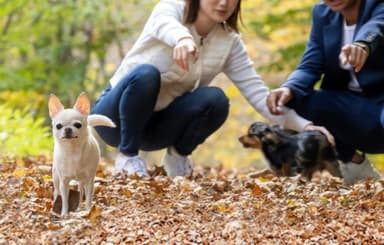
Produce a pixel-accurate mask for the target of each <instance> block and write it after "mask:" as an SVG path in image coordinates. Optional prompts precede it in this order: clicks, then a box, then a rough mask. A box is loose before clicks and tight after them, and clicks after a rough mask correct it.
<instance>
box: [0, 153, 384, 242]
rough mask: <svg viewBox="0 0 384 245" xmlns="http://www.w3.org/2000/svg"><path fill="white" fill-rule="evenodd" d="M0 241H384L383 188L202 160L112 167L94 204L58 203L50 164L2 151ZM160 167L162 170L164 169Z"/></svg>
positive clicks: (378, 184) (98, 182) (101, 181)
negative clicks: (62, 212)
mask: <svg viewBox="0 0 384 245" xmlns="http://www.w3.org/2000/svg"><path fill="white" fill-rule="evenodd" d="M0 163H1V167H0V175H1V177H0V244H61V243H69V244H329V243H332V244H383V243H384V212H383V211H384V188H383V183H382V182H376V183H374V182H371V181H366V182H362V183H359V184H356V185H354V186H352V187H348V186H345V185H344V184H343V183H342V182H341V181H340V180H339V179H334V178H332V177H329V176H328V175H323V176H321V178H315V179H314V180H313V181H312V182H305V181H302V180H300V179H298V178H280V179H279V178H275V177H273V176H270V175H262V176H259V175H254V174H252V173H250V174H235V173H233V172H231V171H228V170H224V169H220V168H201V167H200V168H199V167H196V169H195V173H194V176H193V178H192V179H186V178H183V177H177V178H174V179H170V178H168V177H165V176H160V175H159V176H155V177H151V178H144V179H138V178H135V177H132V178H127V177H124V176H115V177H114V176H112V175H111V174H109V173H108V171H107V170H108V169H109V168H106V167H104V166H105V165H103V166H101V167H100V171H99V172H98V177H97V178H96V185H95V186H96V188H95V196H94V206H93V207H92V209H91V210H90V211H85V210H83V209H81V210H80V211H77V212H71V213H70V214H69V215H68V217H60V216H58V215H57V214H54V213H53V212H52V204H53V202H52V191H53V189H52V188H53V187H52V180H51V165H50V163H47V161H46V160H45V159H44V158H31V159H26V160H25V161H23V162H20V163H19V162H16V161H14V160H12V159H2V160H1V162H0ZM156 171H157V173H160V172H161V171H158V169H157V170H156Z"/></svg>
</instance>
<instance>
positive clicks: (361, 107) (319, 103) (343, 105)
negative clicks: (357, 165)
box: [290, 89, 384, 162]
mask: <svg viewBox="0 0 384 245" xmlns="http://www.w3.org/2000/svg"><path fill="white" fill-rule="evenodd" d="M383 104H384V98H383V97H376V98H368V97H365V96H363V95H362V94H360V93H356V92H351V91H332V90H323V89H320V90H318V91H313V93H312V94H310V95H309V96H305V97H302V98H295V100H294V101H293V103H291V104H290V106H291V107H292V108H293V109H295V110H296V111H297V113H298V114H300V115H301V116H303V117H304V118H307V119H308V120H311V121H313V122H314V123H315V124H317V125H321V126H325V127H326V128H327V129H328V130H329V131H330V132H331V133H332V134H333V136H334V137H335V139H336V148H337V151H338V154H339V158H340V160H342V161H344V162H348V161H350V160H351V158H352V156H353V154H354V153H355V151H356V150H360V151H362V152H366V153H383V152H384V128H383V125H384V115H383Z"/></svg>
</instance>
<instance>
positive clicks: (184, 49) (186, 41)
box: [173, 37, 199, 71]
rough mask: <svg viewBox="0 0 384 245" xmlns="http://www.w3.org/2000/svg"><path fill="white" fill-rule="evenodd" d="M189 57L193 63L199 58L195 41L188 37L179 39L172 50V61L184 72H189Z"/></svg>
mask: <svg viewBox="0 0 384 245" xmlns="http://www.w3.org/2000/svg"><path fill="white" fill-rule="evenodd" d="M190 55H191V57H192V62H193V63H195V62H196V60H197V59H198V58H199V52H198V49H197V46H196V43H195V41H194V40H193V39H192V38H190V37H185V38H181V39H180V40H179V41H178V42H177V44H176V46H175V48H174V49H173V60H174V61H175V62H176V64H178V65H179V66H180V67H181V68H183V69H184V70H185V71H189V66H188V57H189V56H190Z"/></svg>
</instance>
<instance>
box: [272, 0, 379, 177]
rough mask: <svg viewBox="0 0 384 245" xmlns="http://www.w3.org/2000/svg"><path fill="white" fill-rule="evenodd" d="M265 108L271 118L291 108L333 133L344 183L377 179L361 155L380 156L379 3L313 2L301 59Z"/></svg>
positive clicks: (371, 0)
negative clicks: (271, 115)
mask: <svg viewBox="0 0 384 245" xmlns="http://www.w3.org/2000/svg"><path fill="white" fill-rule="evenodd" d="M318 82H320V88H319V89H315V85H316V84H317V83H318ZM316 87H317V86H316ZM267 104H268V108H269V110H270V111H271V113H272V114H280V113H282V112H281V111H280V110H279V108H280V107H281V106H283V105H286V106H288V107H291V108H293V109H295V110H296V112H297V113H298V114H300V115H301V116H303V117H304V118H307V119H309V120H312V121H313V122H314V123H315V124H317V125H322V126H324V127H326V128H327V129H328V130H329V131H330V132H331V133H332V134H333V136H334V137H335V139H336V148H337V151H338V154H339V159H340V160H341V161H342V163H341V165H340V168H341V171H342V174H343V177H344V181H345V183H347V184H353V183H355V182H356V181H357V180H361V179H365V178H366V177H371V178H373V179H375V180H376V179H379V178H380V175H379V173H378V172H377V171H376V170H375V169H374V167H373V166H372V164H371V163H370V162H369V161H368V159H366V158H365V156H364V153H384V127H383V126H384V113H383V108H384V107H383V106H384V1H379V0H339V1H332V0H324V1H321V2H319V3H318V4H316V5H315V7H314V8H313V12H312V28H311V32H310V36H309V40H308V42H307V46H306V50H305V52H304V55H303V57H302V60H301V62H300V64H299V65H298V67H297V68H296V70H295V71H293V72H292V73H291V75H290V76H289V77H288V79H287V81H286V82H285V83H283V85H282V86H281V87H280V88H277V89H275V90H272V91H271V93H270V94H269V96H268V99H267Z"/></svg>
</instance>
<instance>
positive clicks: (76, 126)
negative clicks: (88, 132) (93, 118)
mask: <svg viewBox="0 0 384 245" xmlns="http://www.w3.org/2000/svg"><path fill="white" fill-rule="evenodd" d="M73 126H74V127H75V128H81V123H78V122H77V123H74V124H73Z"/></svg>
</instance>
